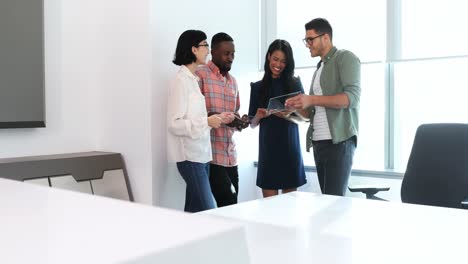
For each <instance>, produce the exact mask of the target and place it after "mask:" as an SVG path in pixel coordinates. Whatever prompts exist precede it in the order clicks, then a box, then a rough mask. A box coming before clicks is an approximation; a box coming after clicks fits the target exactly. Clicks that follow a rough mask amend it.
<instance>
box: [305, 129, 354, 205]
mask: <svg viewBox="0 0 468 264" xmlns="http://www.w3.org/2000/svg"><path fill="white" fill-rule="evenodd" d="M312 146H313V148H314V158H315V166H316V168H317V176H318V180H319V183H320V189H321V190H322V193H323V194H331V195H339V196H344V195H345V194H346V189H347V187H348V179H349V176H350V174H351V167H352V165H353V156H354V150H355V149H356V136H353V137H351V138H349V139H347V140H345V141H343V142H340V143H338V144H333V142H332V141H331V140H320V141H312Z"/></svg>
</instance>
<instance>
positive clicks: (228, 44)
mask: <svg viewBox="0 0 468 264" xmlns="http://www.w3.org/2000/svg"><path fill="white" fill-rule="evenodd" d="M215 46H216V47H213V49H212V51H211V61H212V62H213V63H214V64H215V65H216V66H218V68H219V71H220V72H221V74H222V75H226V73H227V72H228V71H230V70H231V66H232V62H233V61H234V53H235V52H236V49H235V47H234V43H233V42H232V41H223V42H220V43H219V44H217V45H215Z"/></svg>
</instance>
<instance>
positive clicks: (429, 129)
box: [349, 124, 468, 209]
mask: <svg viewBox="0 0 468 264" xmlns="http://www.w3.org/2000/svg"><path fill="white" fill-rule="evenodd" d="M349 190H350V191H360V192H364V193H366V196H367V197H368V198H370V199H372V198H375V196H374V194H376V193H377V192H378V191H379V190H377V189H376V188H372V187H371V188H363V187H352V186H350V187H349ZM401 200H402V201H403V202H405V203H414V204H423V205H433V206H442V207H451V208H465V209H466V208H468V124H424V125H421V126H419V127H418V130H417V131H416V135H415V138H414V143H413V148H412V149H411V154H410V157H409V160H408V165H407V168H406V172H405V175H404V178H403V182H402V184H401Z"/></svg>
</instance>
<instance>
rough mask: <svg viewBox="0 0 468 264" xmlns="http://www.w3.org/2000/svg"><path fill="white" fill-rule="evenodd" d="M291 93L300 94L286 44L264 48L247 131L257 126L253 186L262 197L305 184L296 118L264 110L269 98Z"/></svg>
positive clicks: (252, 95) (275, 42)
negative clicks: (255, 184)
mask: <svg viewBox="0 0 468 264" xmlns="http://www.w3.org/2000/svg"><path fill="white" fill-rule="evenodd" d="M293 92H301V93H303V92H304V89H303V88H302V84H301V81H300V79H299V78H296V77H294V58H293V52H292V49H291V46H290V45H289V43H288V42H287V41H285V40H280V39H277V40H275V41H273V42H272V43H271V44H270V47H269V48H268V52H267V54H266V57H265V74H264V76H263V79H262V80H260V81H258V82H256V83H251V91H250V106H249V115H250V116H254V117H253V119H252V123H251V127H252V128H255V127H256V126H257V125H260V133H259V153H258V171H257V186H258V187H260V188H262V193H263V197H268V196H273V195H277V194H278V193H279V190H282V193H286V192H291V191H295V190H296V189H297V187H299V186H302V185H304V184H305V183H306V177H305V171H304V164H303V162H302V154H301V146H300V142H299V130H298V126H297V124H296V123H295V122H293V120H294V119H296V118H297V116H296V114H295V113H293V112H290V111H282V112H275V113H271V112H269V111H267V109H266V108H267V106H268V102H269V100H270V98H273V97H277V96H281V95H286V94H290V93H293ZM283 100H284V99H283ZM283 103H284V101H283Z"/></svg>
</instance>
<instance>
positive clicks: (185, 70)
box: [180, 65, 200, 82]
mask: <svg viewBox="0 0 468 264" xmlns="http://www.w3.org/2000/svg"><path fill="white" fill-rule="evenodd" d="M180 72H182V73H183V74H185V75H186V76H187V77H189V78H192V79H194V80H196V81H197V82H198V81H199V80H200V78H198V76H196V75H194V74H193V73H192V72H191V71H190V70H189V68H187V66H185V65H182V66H181V67H180Z"/></svg>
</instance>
